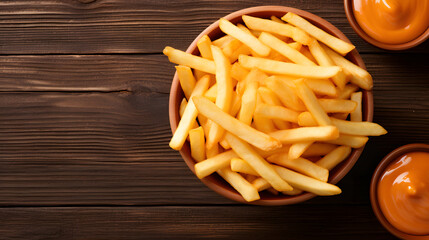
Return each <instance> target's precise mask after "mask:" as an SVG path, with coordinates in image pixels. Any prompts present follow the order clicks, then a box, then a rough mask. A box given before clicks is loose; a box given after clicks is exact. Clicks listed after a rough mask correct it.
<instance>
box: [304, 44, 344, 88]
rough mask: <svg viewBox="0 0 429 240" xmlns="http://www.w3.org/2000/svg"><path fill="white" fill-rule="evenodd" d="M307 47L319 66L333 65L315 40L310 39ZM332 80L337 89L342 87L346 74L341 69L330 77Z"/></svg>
mask: <svg viewBox="0 0 429 240" xmlns="http://www.w3.org/2000/svg"><path fill="white" fill-rule="evenodd" d="M308 49H309V50H310V52H311V54H312V55H313V57H314V59H316V61H317V63H319V65H320V66H325V67H328V66H335V63H334V61H332V59H331V58H330V57H329V55H328V54H327V53H326V52H325V50H323V48H322V47H321V46H320V44H319V42H317V40H313V41H311V43H310V44H309V45H308ZM332 81H333V82H334V83H335V85H337V86H338V88H339V89H343V88H344V86H345V85H346V83H347V79H346V74H345V73H344V72H343V71H340V72H338V74H337V75H335V76H333V77H332Z"/></svg>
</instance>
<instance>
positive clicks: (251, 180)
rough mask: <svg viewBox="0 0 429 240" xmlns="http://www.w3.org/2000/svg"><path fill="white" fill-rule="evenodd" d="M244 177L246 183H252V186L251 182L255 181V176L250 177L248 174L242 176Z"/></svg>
mask: <svg viewBox="0 0 429 240" xmlns="http://www.w3.org/2000/svg"><path fill="white" fill-rule="evenodd" d="M243 175H244V176H243V177H244V178H245V179H246V180H247V181H248V182H250V183H252V185H253V181H255V179H257V178H258V177H257V176H253V175H250V174H243Z"/></svg>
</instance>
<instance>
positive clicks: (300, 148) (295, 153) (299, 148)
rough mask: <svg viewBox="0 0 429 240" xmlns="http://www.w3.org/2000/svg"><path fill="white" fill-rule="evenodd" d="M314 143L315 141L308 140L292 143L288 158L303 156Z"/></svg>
mask: <svg viewBox="0 0 429 240" xmlns="http://www.w3.org/2000/svg"><path fill="white" fill-rule="evenodd" d="M313 143H314V142H313V141H307V142H298V143H294V144H292V145H291V146H290V149H289V153H288V158H289V159H292V160H293V159H297V158H299V157H301V155H302V154H303V153H304V152H305V150H307V149H308V148H309V147H310V146H311V145H312V144H313Z"/></svg>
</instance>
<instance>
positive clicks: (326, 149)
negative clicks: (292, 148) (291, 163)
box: [302, 142, 337, 157]
mask: <svg viewBox="0 0 429 240" xmlns="http://www.w3.org/2000/svg"><path fill="white" fill-rule="evenodd" d="M336 147H337V146H336V145H334V144H329V143H317V142H316V143H313V144H311V146H310V147H309V148H308V149H307V150H305V152H304V153H303V154H302V156H303V157H316V156H324V155H326V154H328V153H330V152H331V151H333V150H334V149H335V148H336Z"/></svg>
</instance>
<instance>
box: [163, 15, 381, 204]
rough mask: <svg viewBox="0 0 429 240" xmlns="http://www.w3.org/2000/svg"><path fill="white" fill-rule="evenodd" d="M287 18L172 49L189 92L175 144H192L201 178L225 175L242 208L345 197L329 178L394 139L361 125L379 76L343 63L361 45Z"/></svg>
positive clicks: (223, 24) (228, 27)
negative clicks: (267, 201)
mask: <svg viewBox="0 0 429 240" xmlns="http://www.w3.org/2000/svg"><path fill="white" fill-rule="evenodd" d="M282 19H283V20H284V21H287V22H288V23H286V22H283V21H282V20H280V19H279V18H277V17H276V16H271V19H262V18H258V17H252V16H243V21H244V24H245V25H243V24H241V23H238V24H237V25H234V24H232V23H231V22H229V21H228V20H226V19H220V20H219V25H220V29H221V31H222V32H224V33H226V35H225V36H223V37H221V38H219V39H213V40H212V39H210V38H209V37H208V36H207V35H206V36H203V37H201V38H200V39H199V40H198V42H197V47H198V50H199V52H200V56H194V55H191V54H189V53H185V52H183V51H180V50H177V49H174V48H171V47H166V48H165V49H164V54H165V55H166V56H168V58H169V60H170V61H171V62H173V63H176V64H178V66H176V71H177V75H178V77H179V82H180V84H181V89H182V90H183V93H184V94H183V95H184V97H183V99H182V100H181V101H182V102H181V103H180V107H179V109H178V111H179V116H180V121H179V124H178V126H177V129H176V131H175V132H174V134H173V137H172V139H171V141H170V146H171V147H172V148H173V149H176V150H180V149H181V148H182V146H183V144H184V143H185V142H186V140H188V141H189V146H190V154H191V157H192V159H193V160H194V161H195V163H196V164H195V165H194V169H195V174H196V176H197V177H198V178H200V179H202V178H205V177H207V176H209V175H211V174H216V173H217V174H218V175H219V176H220V177H222V178H223V179H224V180H225V181H226V182H228V183H229V184H230V185H231V186H232V187H233V188H234V189H235V190H236V191H237V193H238V194H241V196H242V197H243V199H244V201H256V200H258V199H260V197H261V196H264V195H261V196H260V195H259V192H261V191H266V192H267V194H272V195H281V194H283V195H298V194H301V193H303V192H311V193H314V194H318V195H335V194H339V193H341V189H339V188H338V187H336V186H334V185H332V184H329V183H328V180H329V174H330V171H333V172H334V173H335V171H337V170H336V169H337V168H338V167H336V166H338V165H340V168H342V166H343V165H341V164H340V163H341V162H343V161H348V160H347V159H348V157H349V155H350V154H351V152H352V149H353V148H361V147H363V146H364V145H365V144H366V142H367V141H368V136H379V135H383V134H386V132H387V131H386V130H385V129H384V128H383V127H381V126H380V125H378V124H376V123H371V122H366V121H365V120H364V119H363V115H364V114H363V112H362V111H363V110H362V105H363V104H365V100H366V99H363V96H366V95H364V94H366V93H363V92H362V90H361V89H364V90H370V89H371V88H372V77H371V76H370V75H369V73H368V72H367V71H366V70H364V69H362V68H360V67H359V66H357V65H355V64H354V63H352V62H350V61H349V60H347V59H346V58H344V57H343V56H342V55H345V54H346V53H347V52H349V51H351V50H353V48H354V46H352V45H351V44H349V43H346V42H344V41H342V40H340V39H338V38H336V37H334V36H331V35H330V34H328V33H326V32H324V31H323V30H321V29H319V28H318V27H315V26H314V25H312V24H311V23H310V22H308V21H307V20H305V19H303V18H301V17H299V16H297V15H296V14H293V13H288V14H286V15H285V16H283V18H282ZM214 80H215V81H214ZM349 81H350V82H349ZM365 116H366V115H365Z"/></svg>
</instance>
